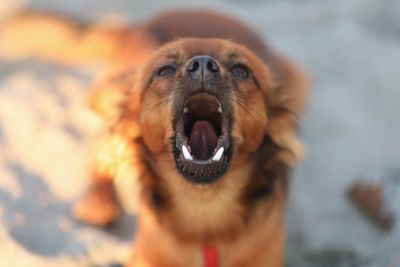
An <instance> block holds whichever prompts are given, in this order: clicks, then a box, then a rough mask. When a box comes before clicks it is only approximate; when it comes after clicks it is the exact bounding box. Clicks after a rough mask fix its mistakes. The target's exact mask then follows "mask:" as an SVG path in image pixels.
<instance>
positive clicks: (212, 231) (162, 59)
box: [0, 11, 308, 267]
mask: <svg viewBox="0 0 400 267" xmlns="http://www.w3.org/2000/svg"><path fill="white" fill-rule="evenodd" d="M43 33H45V34H46V36H52V37H53V38H51V39H50V38H49V39H46V40H43ZM23 40H29V42H30V43H29V44H30V45H29V46H27V45H25V44H26V41H25V42H23ZM17 44H18V45H17ZM0 55H1V56H2V57H3V58H8V59H14V60H15V59H19V58H22V57H26V56H31V55H36V56H41V57H44V58H48V59H50V60H55V61H58V62H61V63H67V64H93V63H96V64H98V63H101V64H104V65H105V66H107V71H106V74H104V75H102V76H101V78H99V80H98V81H97V82H96V84H95V86H94V89H93V90H92V91H91V94H90V99H89V101H90V106H91V107H92V108H93V109H94V110H96V111H97V112H99V113H100V114H102V115H103V117H104V118H105V121H106V124H107V127H108V130H107V133H106V134H104V135H103V136H102V138H101V140H100V142H99V143H100V145H99V148H98V150H97V151H96V154H95V157H94V164H93V176H92V178H93V179H92V185H91V187H90V189H89V190H88V192H87V194H85V196H84V197H83V198H82V199H81V200H80V201H78V203H77V204H76V206H75V208H74V212H75V215H76V216H77V217H78V218H79V219H81V220H83V221H86V222H88V223H91V224H95V225H108V224H109V223H111V222H112V221H114V220H115V219H116V218H117V216H118V213H119V205H118V203H117V197H116V194H115V190H114V187H113V182H112V179H113V178H114V177H116V176H118V175H123V176H125V177H126V176H135V175H136V176H138V178H139V183H140V188H141V189H140V214H139V215H140V216H139V218H140V219H139V226H138V229H137V234H136V240H135V250H134V256H133V257H132V260H131V261H130V262H129V263H127V266H132V267H139V266H140V267H160V266H163V267H165V266H167V267H168V266H171V267H186V266H194V267H197V266H198V267H202V266H204V263H203V258H202V247H203V246H204V245H205V244H207V245H211V246H213V247H215V248H216V250H217V251H218V254H219V266H221V267H234V266H247V267H251V266H270V267H281V266H283V261H284V260H283V258H284V207H285V200H286V195H287V190H288V188H287V187H288V176H289V174H290V170H291V168H292V166H293V165H294V163H295V162H296V161H297V160H298V159H299V158H301V156H302V151H303V150H302V146H301V144H300V142H299V140H298V138H297V128H298V119H299V116H300V115H301V113H302V111H303V109H304V106H305V102H306V98H307V94H308V82H307V79H306V78H305V76H304V74H303V73H302V72H301V71H300V70H299V69H298V68H297V67H295V66H294V65H293V64H291V63H290V62H289V61H288V60H287V59H285V58H284V57H282V56H280V55H278V54H276V53H274V52H272V51H271V49H270V48H269V47H267V46H266V45H265V44H264V43H263V42H262V41H261V40H260V38H259V37H257V35H256V34H255V33H253V32H252V31H251V30H249V29H248V28H247V27H246V26H244V25H243V24H241V23H240V22H238V21H236V20H235V19H232V18H229V17H225V16H222V15H218V14H214V13H212V12H207V11H174V12H168V13H164V14H162V15H160V16H158V17H156V18H154V19H153V20H151V21H149V22H147V23H145V24H143V25H142V26H141V27H136V28H133V27H128V26H118V27H108V26H105V25H96V26H85V25H81V24H78V23H75V22H71V21H69V20H65V19H61V18H59V17H56V16H52V15H45V14H40V13H26V12H24V13H21V14H20V15H17V16H14V17H12V18H10V19H8V20H5V21H3V23H2V24H1V26H0ZM197 55H208V56H212V57H213V58H215V59H216V60H217V61H218V62H219V63H218V64H220V66H224V64H225V63H226V64H228V63H229V62H230V61H232V60H233V59H234V60H236V61H240V62H243V63H244V64H246V65H247V66H248V68H249V70H250V72H251V75H252V79H251V80H245V81H243V80H235V79H234V78H232V74H230V73H229V68H228V67H221V68H222V70H221V75H222V76H223V77H222V76H221V77H222V78H221V79H222V80H223V82H224V84H229V86H230V87H229V86H228V85H227V87H229V88H228V89H226V90H227V91H229V92H228V93H226V95H224V96H223V97H224V98H226V99H227V100H226V101H227V102H228V100H229V101H230V102H229V103H228V104H229V105H228V104H227V105H228V106H229V107H230V109H229V110H228V111H224V112H229V114H228V115H229V116H230V117H231V119H232V121H231V124H230V127H231V129H230V137H231V146H232V147H233V151H231V153H232V158H231V161H230V164H229V167H228V169H227V170H226V172H224V173H223V174H222V177H214V178H215V179H214V180H212V182H210V183H208V184H196V183H194V182H191V181H190V179H185V177H184V176H185V175H184V174H182V172H180V171H179V170H178V169H177V164H178V161H179V160H177V159H176V158H175V160H176V161H177V162H175V161H174V153H179V152H177V151H174V149H175V148H174V141H173V139H174V136H175V134H176V129H175V128H174V127H175V124H174V123H175V122H174V120H175V117H176V116H178V115H179V111H177V110H178V109H180V108H181V106H179V105H180V103H181V102H182V101H181V102H179V101H178V100H177V99H178V98H180V97H182V98H183V97H184V96H182V94H183V93H180V92H177V91H178V90H187V89H185V88H186V87H190V86H192V85H188V84H187V81H185V78H184V76H185V74H184V71H183V70H181V68H178V70H176V74H175V76H174V77H173V78H169V77H167V78H165V77H154V73H155V71H156V70H157V69H158V68H159V67H160V66H161V65H163V64H166V63H168V62H169V61H174V64H177V65H178V66H183V65H184V64H186V62H187V61H188V60H189V59H190V58H192V57H194V56H197ZM232 58H233V59H232ZM177 83H179V84H184V86H183V87H184V88H181V87H178V86H176V84H177ZM221 90H222V89H221ZM219 100H220V101H221V99H219ZM222 101H225V100H223V99H222ZM177 114H178V115H177ZM171 140H172V141H171ZM175 156H176V155H175ZM186 178H187V177H186Z"/></svg>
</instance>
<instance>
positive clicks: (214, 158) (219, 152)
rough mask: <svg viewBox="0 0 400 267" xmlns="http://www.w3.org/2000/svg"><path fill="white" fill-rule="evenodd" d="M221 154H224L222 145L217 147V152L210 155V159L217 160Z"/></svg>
mask: <svg viewBox="0 0 400 267" xmlns="http://www.w3.org/2000/svg"><path fill="white" fill-rule="evenodd" d="M222 154H224V147H220V149H218V151H217V153H215V155H214V157H212V160H213V161H219V160H220V159H221V157H222Z"/></svg>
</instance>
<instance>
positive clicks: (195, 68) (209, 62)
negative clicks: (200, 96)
mask: <svg viewBox="0 0 400 267" xmlns="http://www.w3.org/2000/svg"><path fill="white" fill-rule="evenodd" d="M186 70H187V72H188V73H189V75H190V76H191V77H192V78H193V79H196V80H201V81H207V80H211V79H213V78H215V77H216V76H217V75H218V73H219V66H218V63H217V61H216V60H215V59H214V58H212V57H210V56H196V57H193V58H191V59H190V60H189V62H188V64H187V68H186Z"/></svg>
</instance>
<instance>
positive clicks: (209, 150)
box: [188, 120, 218, 160]
mask: <svg viewBox="0 0 400 267" xmlns="http://www.w3.org/2000/svg"><path fill="white" fill-rule="evenodd" d="M217 140H218V138H217V134H216V132H215V130H214V127H213V126H212V124H211V123H210V122H208V121H202V120H198V121H196V122H195V123H194V125H193V128H192V132H191V133H190V137H189V140H188V145H189V146H190V148H191V152H192V155H193V156H194V157H195V158H196V159H199V160H206V159H209V158H211V156H212V154H213V152H214V149H215V148H216V147H217Z"/></svg>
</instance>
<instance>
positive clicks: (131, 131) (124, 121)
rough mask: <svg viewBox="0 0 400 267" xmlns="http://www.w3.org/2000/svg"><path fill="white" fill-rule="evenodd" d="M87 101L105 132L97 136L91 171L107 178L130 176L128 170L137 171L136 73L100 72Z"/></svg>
mask: <svg viewBox="0 0 400 267" xmlns="http://www.w3.org/2000/svg"><path fill="white" fill-rule="evenodd" d="M88 102H89V106H90V107H91V108H92V109H93V110H94V111H95V112H97V113H98V114H99V115H101V117H102V118H103V119H104V123H105V131H104V132H103V133H101V134H100V135H99V136H98V137H97V144H96V148H95V155H94V161H93V165H94V166H93V168H94V171H95V172H96V173H98V174H100V175H103V176H110V177H124V176H125V177H130V176H132V175H130V176H129V175H126V173H127V171H128V169H129V171H130V172H131V173H137V168H138V166H136V165H137V164H136V162H138V160H136V157H137V156H138V153H139V150H140V148H139V147H140V140H141V131H140V126H139V111H140V110H139V109H140V91H139V90H138V89H137V74H136V73H135V72H134V71H132V70H125V71H122V72H117V74H115V72H113V74H106V75H104V76H103V77H102V78H101V79H99V80H98V81H97V82H96V83H95V86H94V87H93V89H92V91H91V92H90V94H89V98H88ZM132 162H134V164H132ZM132 169H133V170H134V171H132Z"/></svg>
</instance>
